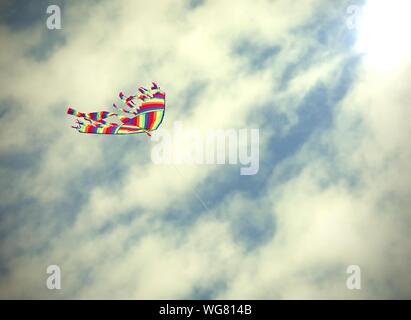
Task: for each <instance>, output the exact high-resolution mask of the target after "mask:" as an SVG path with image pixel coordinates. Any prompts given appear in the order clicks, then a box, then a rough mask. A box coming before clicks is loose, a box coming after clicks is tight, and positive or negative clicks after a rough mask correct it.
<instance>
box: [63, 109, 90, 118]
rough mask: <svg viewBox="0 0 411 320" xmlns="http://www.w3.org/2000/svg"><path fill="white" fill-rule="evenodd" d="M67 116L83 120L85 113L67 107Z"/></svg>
mask: <svg viewBox="0 0 411 320" xmlns="http://www.w3.org/2000/svg"><path fill="white" fill-rule="evenodd" d="M67 114H71V115H73V116H75V117H79V118H84V117H85V116H86V114H85V113H83V112H78V111H77V110H75V109H73V108H71V107H68V109H67Z"/></svg>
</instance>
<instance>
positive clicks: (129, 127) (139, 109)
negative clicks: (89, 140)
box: [67, 82, 166, 136]
mask: <svg viewBox="0 0 411 320" xmlns="http://www.w3.org/2000/svg"><path fill="white" fill-rule="evenodd" d="M138 91H139V93H138V94H136V95H132V96H128V97H127V96H126V95H124V93H123V92H120V93H119V97H120V99H121V100H122V101H123V102H124V104H125V105H126V107H125V108H118V107H117V106H116V105H115V104H114V103H113V107H114V108H116V109H117V110H119V111H120V112H121V113H122V114H119V113H114V112H108V111H99V112H91V113H83V112H79V111H76V110H74V109H73V108H71V107H69V108H68V109H67V113H68V114H71V115H73V116H76V117H77V119H76V126H72V128H74V129H77V131H78V132H81V133H94V134H134V133H142V132H144V133H146V134H147V135H149V136H151V134H150V133H149V132H150V131H154V130H157V128H158V127H159V126H160V124H161V122H162V121H163V118H164V112H165V100H166V95H165V93H164V91H161V89H160V87H159V86H158V85H157V84H156V83H154V82H152V86H151V88H150V90H147V89H146V88H144V87H140V88H138ZM78 118H80V119H81V120H83V121H80V120H79V119H78ZM108 118H112V119H113V120H117V122H107V121H106V120H107V119H108Z"/></svg>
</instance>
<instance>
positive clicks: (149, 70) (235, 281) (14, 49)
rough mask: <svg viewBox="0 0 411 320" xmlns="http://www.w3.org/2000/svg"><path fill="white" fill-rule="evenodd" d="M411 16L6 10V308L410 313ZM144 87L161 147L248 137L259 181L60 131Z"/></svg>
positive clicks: (204, 8)
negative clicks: (400, 304)
mask: <svg viewBox="0 0 411 320" xmlns="http://www.w3.org/2000/svg"><path fill="white" fill-rule="evenodd" d="M52 4H54V5H58V6H59V7H60V9H61V29H52V30H50V29H48V28H47V23H46V22H47V19H48V17H49V16H50V14H49V13H47V7H48V6H49V5H52ZM353 9H355V10H354V11H355V14H353V12H354V11H353ZM410 9H411V4H410V3H409V1H407V0H394V1H391V0H390V1H387V0H375V1H345V0H343V1H338V3H337V2H335V1H326V0H304V1H297V0H272V1H270V0H257V1H234V0H226V1H217V0H202V1H201V0H196V1H194V0H192V1H187V0H181V1H167V0H162V1H159V2H157V4H156V5H153V4H148V3H147V2H144V1H140V0H134V1H132V0H122V1H108V0H106V1H104V0H100V1H99V0H95V1H87V2H85V1H78V0H71V1H63V0H60V1H57V0H54V1H23V0H21V1H11V0H5V1H2V2H1V4H0V12H1V13H0V44H1V48H2V50H1V51H0V70H1V73H0V123H1V125H0V136H1V139H0V179H1V180H0V181H1V189H0V190H1V191H0V298H2V299H407V298H408V299H409V298H411V276H410V273H409V269H410V263H411V240H410V238H409V234H410V231H411V215H410V213H411V212H410V209H409V208H410V207H411V176H410V175H411V174H410V172H411V161H410V160H411V148H410V146H409V142H407V141H408V139H409V137H410V136H411V135H410V134H411V127H410V126H409V123H410V120H411V116H410V109H409V102H410V100H411V91H410V90H409V83H410V79H411V45H410V44H409V41H408V39H409V37H408V36H407V32H408V31H407V30H409V29H410V27H411V26H410V24H411V23H410V21H409V19H407V15H406V14H405V13H406V12H409V10H410ZM407 10H408V11H407ZM359 13H361V14H359ZM151 81H156V82H157V83H158V84H159V85H160V87H161V88H162V89H163V90H164V91H165V92H166V94H167V106H166V108H167V111H166V115H165V119H164V121H163V123H162V127H161V128H162V130H165V131H167V130H168V131H172V130H173V128H174V126H175V123H176V122H180V123H183V125H184V126H185V127H187V128H191V129H196V130H202V131H201V132H207V130H208V129H210V128H214V129H234V130H240V129H247V130H251V129H258V130H259V142H258V150H259V153H258V154H259V169H258V172H256V174H253V175H241V174H240V165H239V164H237V165H229V164H219V165H212V164H208V165H204V164H197V165H196V164H158V163H154V162H153V161H152V158H151V151H152V148H153V146H154V145H155V141H153V139H152V138H150V137H148V136H146V135H144V134H141V135H129V136H102V135H86V134H80V133H78V132H76V131H75V130H73V129H71V128H70V125H72V124H73V122H74V120H73V119H72V118H71V117H70V116H68V115H67V114H66V109H67V107H68V106H73V107H75V108H76V109H79V110H81V111H85V112H92V111H102V110H111V109H110V107H111V105H112V103H113V102H118V98H117V94H118V92H119V91H125V92H129V93H132V92H134V91H135V90H136V88H137V87H139V86H142V85H148V84H150V82H151ZM50 265H57V266H59V267H60V270H61V289H59V290H50V289H48V288H47V286H46V281H47V278H48V277H49V274H47V272H46V270H47V267H48V266H50ZM353 265H354V266H358V267H359V268H360V270H361V288H360V289H358V290H350V289H349V288H348V287H347V279H348V277H349V276H350V274H347V268H348V267H349V266H353Z"/></svg>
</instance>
